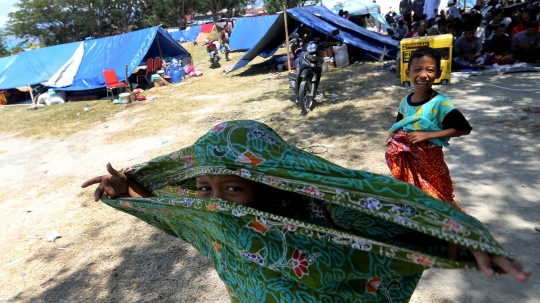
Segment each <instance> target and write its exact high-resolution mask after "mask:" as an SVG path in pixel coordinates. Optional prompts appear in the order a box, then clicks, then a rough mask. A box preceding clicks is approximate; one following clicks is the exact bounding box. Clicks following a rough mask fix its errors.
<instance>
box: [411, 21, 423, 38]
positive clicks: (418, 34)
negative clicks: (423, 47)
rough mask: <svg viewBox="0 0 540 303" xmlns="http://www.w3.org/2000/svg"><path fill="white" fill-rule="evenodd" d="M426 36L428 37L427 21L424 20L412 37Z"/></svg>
mask: <svg viewBox="0 0 540 303" xmlns="http://www.w3.org/2000/svg"><path fill="white" fill-rule="evenodd" d="M409 34H410V33H409ZM407 36H408V35H407ZM424 36H427V21H425V20H422V21H420V22H419V23H418V28H417V30H416V32H414V33H413V34H412V36H411V37H424Z"/></svg>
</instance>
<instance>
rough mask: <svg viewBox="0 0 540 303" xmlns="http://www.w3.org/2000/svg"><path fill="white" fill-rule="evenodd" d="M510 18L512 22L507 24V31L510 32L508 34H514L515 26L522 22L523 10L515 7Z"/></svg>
mask: <svg viewBox="0 0 540 303" xmlns="http://www.w3.org/2000/svg"><path fill="white" fill-rule="evenodd" d="M510 20H511V21H510V23H508V25H507V26H506V33H508V36H512V32H513V31H514V28H516V26H518V25H519V24H520V23H521V10H519V9H514V10H513V11H512V13H511V15H510Z"/></svg>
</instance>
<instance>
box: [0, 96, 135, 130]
mask: <svg viewBox="0 0 540 303" xmlns="http://www.w3.org/2000/svg"><path fill="white" fill-rule="evenodd" d="M26 108H27V107H26V106H10V107H3V108H2V109H1V110H0V119H2V123H1V124H0V132H12V133H18V134H19V135H21V136H24V137H38V138H41V137H46V136H69V135H71V134H74V133H76V132H78V131H80V130H81V129H83V128H84V127H88V126H90V125H92V124H94V123H98V122H103V121H106V120H107V119H108V118H110V117H112V116H113V115H114V114H116V113H118V112H121V111H124V110H130V108H129V107H124V106H123V105H120V104H112V102H110V101H82V102H67V103H64V104H57V105H52V106H46V107H44V108H40V109H38V110H31V111H28V110H27V109H26ZM84 108H87V110H84Z"/></svg>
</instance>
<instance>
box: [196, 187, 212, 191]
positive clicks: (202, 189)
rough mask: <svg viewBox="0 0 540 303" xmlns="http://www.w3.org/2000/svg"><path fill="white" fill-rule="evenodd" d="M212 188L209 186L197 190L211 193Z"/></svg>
mask: <svg viewBox="0 0 540 303" xmlns="http://www.w3.org/2000/svg"><path fill="white" fill-rule="evenodd" d="M210 190H211V189H210V187H209V186H201V187H199V188H197V191H210Z"/></svg>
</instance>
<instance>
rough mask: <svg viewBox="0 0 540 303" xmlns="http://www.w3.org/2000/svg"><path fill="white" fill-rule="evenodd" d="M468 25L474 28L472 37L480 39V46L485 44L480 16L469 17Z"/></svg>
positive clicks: (484, 34) (484, 30) (484, 31)
mask: <svg viewBox="0 0 540 303" xmlns="http://www.w3.org/2000/svg"><path fill="white" fill-rule="evenodd" d="M469 22H470V24H472V26H473V27H474V28H475V31H474V36H475V37H478V38H480V41H482V44H484V42H486V29H485V28H484V27H483V26H482V15H475V16H474V17H471V19H470V21H469Z"/></svg>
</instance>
